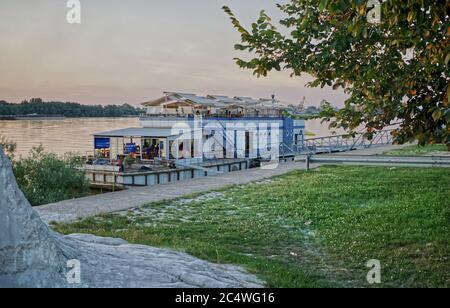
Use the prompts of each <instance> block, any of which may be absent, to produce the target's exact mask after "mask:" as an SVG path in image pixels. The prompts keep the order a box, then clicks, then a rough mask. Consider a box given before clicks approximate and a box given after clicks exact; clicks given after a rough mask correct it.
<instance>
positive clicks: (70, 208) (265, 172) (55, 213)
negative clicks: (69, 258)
mask: <svg viewBox="0 0 450 308" xmlns="http://www.w3.org/2000/svg"><path fill="white" fill-rule="evenodd" d="M399 147H400V146H382V147H376V148H372V149H370V150H368V151H365V152H361V151H354V152H348V153H347V154H355V155H356V154H358V155H361V154H367V155H375V154H381V153H383V152H385V151H388V150H391V149H394V148H399ZM305 167H306V166H305V164H304V163H300V162H297V163H293V162H289V163H280V164H279V165H278V167H277V168H275V169H262V168H255V169H250V170H243V171H236V172H231V173H225V174H222V175H217V176H208V177H204V178H197V179H192V180H187V181H180V182H175V183H168V184H163V185H158V186H150V187H133V188H130V189H127V190H124V191H119V192H113V193H106V194H101V195H95V196H89V197H85V198H80V199H74V200H66V201H61V202H58V203H53V204H48V205H43V206H39V207H35V210H37V212H38V213H39V215H40V216H41V218H42V220H43V221H44V222H45V223H47V224H48V223H50V222H72V221H75V220H77V219H80V218H86V217H90V216H94V215H97V214H101V213H110V212H116V211H122V210H127V209H131V208H135V207H139V206H142V205H144V204H147V203H151V202H157V201H162V200H166V199H173V198H178V197H182V196H185V195H189V194H194V193H202V192H208V191H211V190H216V189H221V188H224V187H227V186H230V185H235V184H240V185H242V184H247V183H250V182H255V181H260V180H263V179H266V178H271V177H274V176H277V175H282V174H285V173H288V172H290V171H293V170H299V169H303V170H304V169H305ZM314 167H317V165H312V166H311V168H314Z"/></svg>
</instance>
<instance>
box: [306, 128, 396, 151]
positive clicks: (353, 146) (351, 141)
mask: <svg viewBox="0 0 450 308" xmlns="http://www.w3.org/2000/svg"><path fill="white" fill-rule="evenodd" d="M392 132H393V130H382V131H377V132H374V133H373V136H372V138H371V139H369V138H368V137H367V136H366V135H365V134H364V133H356V134H354V135H351V134H347V135H335V136H327V137H318V138H309V139H306V140H305V142H304V145H303V146H302V149H300V150H299V151H298V153H302V154H306V153H312V154H320V153H334V152H348V151H353V150H360V149H367V148H370V147H373V146H377V145H387V144H392V143H393V141H394V139H393V136H392Z"/></svg>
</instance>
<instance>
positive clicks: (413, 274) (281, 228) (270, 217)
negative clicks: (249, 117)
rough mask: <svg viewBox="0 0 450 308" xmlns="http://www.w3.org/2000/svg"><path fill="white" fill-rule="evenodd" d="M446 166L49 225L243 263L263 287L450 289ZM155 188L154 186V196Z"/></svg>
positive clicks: (344, 171) (378, 172) (289, 183)
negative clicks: (376, 277)
mask: <svg viewBox="0 0 450 308" xmlns="http://www.w3.org/2000/svg"><path fill="white" fill-rule="evenodd" d="M449 187H450V170H449V169H434V168H433V169H431V168H430V169H419V168H386V167H347V166H346V167H334V166H328V167H321V168H320V169H316V170H313V171H311V172H309V173H306V172H304V171H296V172H292V173H289V174H287V175H285V176H281V177H277V178H274V179H271V180H266V181H262V182H258V183H253V184H249V185H245V186H233V187H230V188H227V189H224V190H222V191H217V192H211V193H207V194H203V195H196V196H190V197H186V198H184V199H178V200H173V201H165V202H160V203H154V204H149V205H147V206H145V207H143V208H140V209H135V210H131V211H127V212H121V213H115V214H108V215H103V216H97V217H93V218H89V219H85V220H82V221H79V222H77V223H73V224H66V225H55V226H54V228H55V229H56V230H57V231H59V232H62V233H66V234H68V233H92V234H96V235H100V236H110V237H120V238H123V239H126V240H128V241H130V242H132V243H139V244H146V245H152V246H160V247H172V248H175V249H179V250H183V251H186V252H187V253H189V254H192V255H194V256H197V257H199V258H202V259H206V260H210V261H212V262H218V263H233V264H238V265H242V266H243V267H245V268H246V269H247V270H249V271H250V272H252V273H255V274H256V275H258V277H260V278H261V279H263V280H265V281H266V282H267V286H268V287H369V285H368V283H367V281H366V275H367V272H368V270H369V269H368V268H366V263H367V261H368V260H370V259H378V260H380V261H381V265H382V277H381V278H382V284H381V285H380V286H383V287H431V286H436V287H450V260H449V257H450V245H449V244H450V243H449V239H450V204H449V200H450V191H449ZM155 191H157V189H156V190H155Z"/></svg>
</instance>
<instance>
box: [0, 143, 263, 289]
mask: <svg viewBox="0 0 450 308" xmlns="http://www.w3.org/2000/svg"><path fill="white" fill-rule="evenodd" d="M69 260H78V261H79V262H80V265H81V268H80V269H81V283H80V284H70V283H69V282H68V281H67V279H66V274H67V272H68V271H69V270H70V268H67V265H68V264H67V261H69ZM259 286H261V282H259V281H258V280H257V279H256V278H255V277H254V276H252V275H249V274H247V273H246V272H245V271H244V270H242V269H241V268H239V267H235V266H230V265H217V264H212V263H209V262H205V261H202V260H199V259H196V258H194V257H192V256H189V255H187V254H184V253H181V252H177V251H173V250H169V249H158V248H153V247H148V246H141V245H131V244H129V243H127V242H125V241H123V240H119V239H111V238H100V237H96V236H92V235H81V234H77V235H70V236H63V235H60V234H57V233H54V232H52V231H51V230H49V229H48V227H47V226H46V225H45V224H44V223H43V222H42V221H41V220H40V218H39V216H38V215H37V214H36V212H35V211H34V210H33V209H32V207H31V206H30V204H29V203H28V201H27V200H26V198H25V197H24V195H23V193H22V192H21V191H20V190H19V188H18V187H17V184H16V180H15V178H14V175H13V173H12V168H11V163H10V161H9V160H8V158H7V157H6V156H5V155H4V153H3V150H2V149H1V146H0V287H56V288H65V287H113V288H115V287H211V288H221V287H259Z"/></svg>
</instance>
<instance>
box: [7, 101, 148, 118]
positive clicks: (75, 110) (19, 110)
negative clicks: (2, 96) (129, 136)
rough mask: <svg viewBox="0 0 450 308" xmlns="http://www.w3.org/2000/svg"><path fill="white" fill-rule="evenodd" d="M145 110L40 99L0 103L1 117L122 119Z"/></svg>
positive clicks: (126, 105)
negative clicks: (33, 115) (32, 115)
mask: <svg viewBox="0 0 450 308" xmlns="http://www.w3.org/2000/svg"><path fill="white" fill-rule="evenodd" d="M142 111H143V110H142V109H140V108H136V107H133V106H131V105H128V104H123V105H108V106H102V105H81V104H78V103H63V102H44V101H42V100H41V99H40V98H33V99H31V100H30V101H23V102H22V103H20V104H14V103H8V102H5V101H0V116H25V115H31V114H37V115H45V116H65V117H69V118H79V117H122V116H138V115H139V114H140V113H141V112H142Z"/></svg>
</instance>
